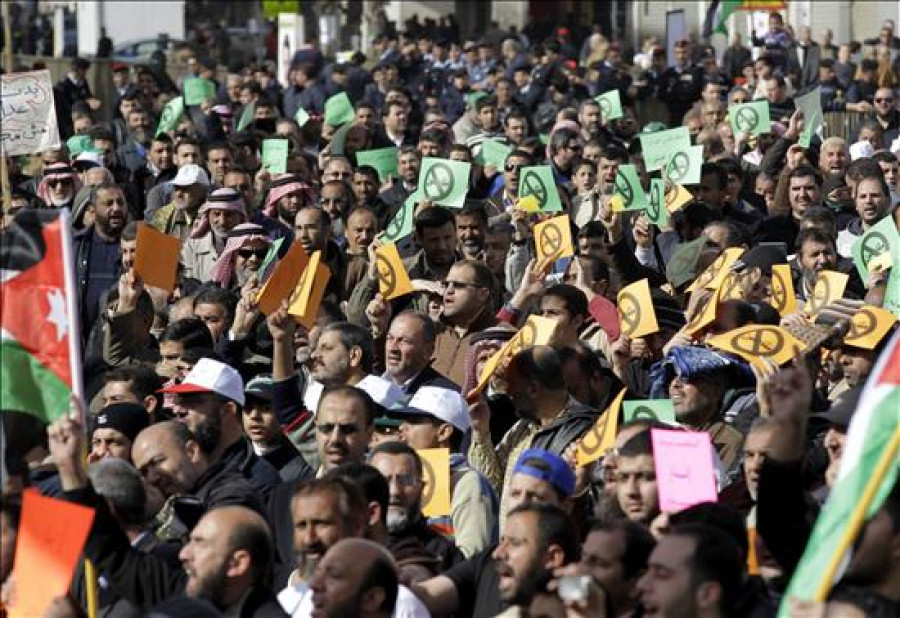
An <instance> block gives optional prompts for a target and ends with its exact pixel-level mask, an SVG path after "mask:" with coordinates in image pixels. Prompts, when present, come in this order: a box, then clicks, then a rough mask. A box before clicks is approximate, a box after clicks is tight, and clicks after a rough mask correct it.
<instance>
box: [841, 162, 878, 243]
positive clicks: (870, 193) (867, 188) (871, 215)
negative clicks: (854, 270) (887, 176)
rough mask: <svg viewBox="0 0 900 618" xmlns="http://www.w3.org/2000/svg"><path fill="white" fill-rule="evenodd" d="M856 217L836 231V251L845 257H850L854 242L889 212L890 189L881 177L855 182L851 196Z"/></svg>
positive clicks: (870, 177)
mask: <svg viewBox="0 0 900 618" xmlns="http://www.w3.org/2000/svg"><path fill="white" fill-rule="evenodd" d="M853 199H854V202H855V206H856V214H857V215H858V216H857V217H855V218H853V219H852V220H851V221H850V223H848V224H847V227H846V228H845V229H843V230H841V231H840V232H839V233H838V237H837V249H838V253H839V254H840V255H842V256H843V257H845V258H849V257H852V255H853V252H852V247H853V245H854V243H855V242H856V241H857V240H858V239H859V237H860V236H862V235H863V234H864V233H865V232H867V231H868V230H869V228H871V227H872V226H873V225H875V224H876V223H878V222H879V221H880V220H881V219H882V218H883V217H884V216H886V215H887V214H888V213H889V212H890V208H891V189H890V187H888V184H887V182H885V180H884V178H883V177H880V176H868V177H865V178H862V179H861V180H860V181H859V182H858V183H857V184H856V193H855V195H854V196H853Z"/></svg>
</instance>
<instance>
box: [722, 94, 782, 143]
mask: <svg viewBox="0 0 900 618" xmlns="http://www.w3.org/2000/svg"><path fill="white" fill-rule="evenodd" d="M728 120H729V122H731V130H732V131H734V134H735V135H737V134H738V133H749V134H750V135H760V134H761V133H770V132H771V131H772V121H771V119H770V118H769V102H768V101H767V100H765V99H761V100H759V101H750V102H749V103H741V104H740V105H732V106H731V107H729V108H728Z"/></svg>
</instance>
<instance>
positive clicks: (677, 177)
mask: <svg viewBox="0 0 900 618" xmlns="http://www.w3.org/2000/svg"><path fill="white" fill-rule="evenodd" d="M702 167H703V146H691V147H689V148H684V149H681V150H676V151H674V152H673V153H672V155H671V156H670V157H669V161H668V163H666V167H665V168H664V169H663V175H664V176H665V177H666V179H667V180H669V181H670V182H672V183H673V184H676V185H697V184H700V172H701V169H702Z"/></svg>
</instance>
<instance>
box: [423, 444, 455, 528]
mask: <svg viewBox="0 0 900 618" xmlns="http://www.w3.org/2000/svg"><path fill="white" fill-rule="evenodd" d="M416 452H417V453H418V454H419V458H420V459H421V460H422V472H423V475H422V476H423V477H424V478H423V479H422V483H423V487H422V514H423V515H424V516H425V517H442V516H444V515H449V514H450V449H446V448H423V449H419V450H417V451H416Z"/></svg>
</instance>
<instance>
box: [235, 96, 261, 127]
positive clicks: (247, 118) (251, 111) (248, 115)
mask: <svg viewBox="0 0 900 618" xmlns="http://www.w3.org/2000/svg"><path fill="white" fill-rule="evenodd" d="M255 116H256V104H255V103H251V104H250V105H247V106H246V107H244V109H242V110H241V117H240V119H239V120H238V123H237V127H235V130H236V131H243V130H244V129H246V128H247V127H249V126H250V124H251V123H252V122H253V119H254V117H255Z"/></svg>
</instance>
